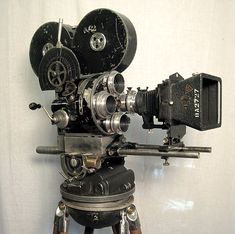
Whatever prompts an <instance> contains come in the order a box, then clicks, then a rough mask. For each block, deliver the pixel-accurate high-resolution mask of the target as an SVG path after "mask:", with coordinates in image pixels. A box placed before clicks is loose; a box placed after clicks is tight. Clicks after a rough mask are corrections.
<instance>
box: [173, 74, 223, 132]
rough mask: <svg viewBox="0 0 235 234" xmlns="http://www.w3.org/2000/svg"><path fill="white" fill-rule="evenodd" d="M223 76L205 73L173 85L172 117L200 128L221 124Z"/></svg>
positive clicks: (210, 127)
mask: <svg viewBox="0 0 235 234" xmlns="http://www.w3.org/2000/svg"><path fill="white" fill-rule="evenodd" d="M221 82H222V81H221V78H219V77H216V76H212V75H208V74H205V73H200V74H197V75H195V76H193V77H191V78H189V79H185V80H182V81H179V82H177V83H175V84H174V85H172V99H173V102H174V105H173V107H172V119H173V120H174V121H176V122H178V123H181V124H185V125H188V126H190V127H192V128H195V129H198V130H207V129H213V128H217V127H220V126H221V106H222V103H221V102H222V93H221V90H222V89H221Z"/></svg>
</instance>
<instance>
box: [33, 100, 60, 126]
mask: <svg viewBox="0 0 235 234" xmlns="http://www.w3.org/2000/svg"><path fill="white" fill-rule="evenodd" d="M41 108H42V109H43V110H44V112H45V113H46V115H47V117H48V118H49V119H50V120H51V121H52V123H55V122H56V120H55V119H54V118H53V117H52V116H51V115H50V114H49V112H48V111H47V109H46V108H45V107H44V106H42V105H41V104H37V103H35V102H32V103H30V104H29V109H30V110H37V109H41Z"/></svg>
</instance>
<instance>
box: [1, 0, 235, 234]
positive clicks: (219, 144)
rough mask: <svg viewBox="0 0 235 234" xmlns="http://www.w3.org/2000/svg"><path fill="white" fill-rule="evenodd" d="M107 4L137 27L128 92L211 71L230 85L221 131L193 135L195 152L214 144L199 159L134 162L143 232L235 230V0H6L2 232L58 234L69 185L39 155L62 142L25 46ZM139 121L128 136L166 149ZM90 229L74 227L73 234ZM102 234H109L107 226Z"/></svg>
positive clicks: (220, 233) (224, 233)
mask: <svg viewBox="0 0 235 234" xmlns="http://www.w3.org/2000/svg"><path fill="white" fill-rule="evenodd" d="M100 7H106V8H111V9H113V10H116V11H118V12H121V13H123V14H124V15H126V16H128V17H129V18H130V19H131V21H132V22H133V24H134V25H135V28H136V31H137V35H138V49H137V53H136V57H135V59H134V61H133V63H132V64H131V66H130V67H129V68H128V69H127V70H126V71H125V72H124V76H125V78H126V83H127V85H128V86H134V87H137V86H141V87H145V86H149V87H155V86H156V85H157V84H158V83H160V82H161V81H162V80H163V79H166V78H167V77H168V76H169V75H170V74H172V73H175V72H179V73H180V74H181V75H182V76H184V77H185V78H187V77H190V75H191V73H192V72H206V73H210V74H214V75H217V76H221V77H222V78H223V127H222V128H221V129H216V130H212V131H209V132H203V133H202V132H197V131H194V130H188V135H187V137H186V138H185V142H186V143H187V144H188V145H198V146H212V147H213V153H212V154H210V155H209V154H206V155H203V156H201V159H200V160H189V159H188V160H187V159H171V160H170V163H171V165H170V166H169V167H163V166H162V161H161V160H160V159H158V158H148V157H138V158H137V157H136V158H128V159H127V166H128V167H129V168H133V169H134V171H135V173H136V187H137V189H136V190H137V191H136V194H135V198H136V200H135V203H136V205H137V208H138V210H139V213H140V217H141V222H142V228H143V233H144V234H153V233H160V234H171V233H174V234H202V233H203V234H232V233H235V222H234V220H235V157H234V151H235V144H234V143H235V142H234V136H233V134H234V132H235V131H234V130H235V127H234V113H235V111H234V109H235V104H234V103H235V102H234V99H235V85H234V74H235V59H234V58H235V17H234V12H235V1H234V0H223V1H219V0H207V1H203V0H171V1H170V0H165V1H164V0H161V1H160V0H155V1H154V0H151V1H150V0H149V1H142V0H133V1H124V0H119V1H117V0H116V1H115V0H112V1H110V0H106V1H105V0H96V1H94V0H93V1H92V0H71V1H68V0H67V1H65V0H61V1H56V0H53V1H52V0H51V1H40V0H34V1H32V0H15V1H14V0H8V1H7V0H1V1H0V12H1V16H0V17H1V21H0V26H1V27H0V28H1V31H0V68H1V74H0V75H1V81H0V101H1V104H0V106H1V108H0V123H1V129H0V146H1V154H0V178H1V182H0V233H1V234H13V233H34V234H36V233H38V234H39V233H40V234H41V233H44V234H47V233H48V234H49V233H51V228H52V223H53V216H54V210H55V208H56V205H57V202H58V201H59V199H60V194H59V185H60V183H61V182H62V181H63V178H62V177H61V176H60V175H59V173H58V172H57V170H60V165H59V159H58V157H56V156H46V155H44V156H39V155H37V154H36V153H35V148H36V146H37V145H43V144H44V145H50V144H54V143H55V142H56V130H55V128H54V127H52V126H50V125H49V122H48V120H47V119H46V118H45V116H44V114H43V113H42V112H40V111H38V112H32V111H29V110H28V108H27V106H28V104H29V103H30V102H32V101H36V102H40V103H42V104H44V105H46V106H47V107H49V105H50V102H51V101H52V98H53V93H52V92H41V91H40V87H39V84H38V80H37V78H36V77H35V75H34V73H33V72H32V69H31V66H30V63H29V58H28V49H29V44H30V41H31V38H32V35H33V33H34V32H35V30H36V29H37V28H38V27H39V26H40V25H41V24H43V23H45V22H47V21H56V20H58V18H59V17H62V18H64V22H65V23H68V24H72V25H76V24H78V22H79V21H80V20H81V18H82V17H83V16H84V15H85V14H86V13H88V12H89V11H91V10H93V9H95V8H100ZM140 123H141V121H140V119H139V118H136V119H135V120H134V121H133V124H132V125H131V127H130V131H129V132H128V134H127V135H128V138H129V139H131V140H133V141H134V140H137V141H139V142H147V143H160V142H161V137H162V133H161V132H160V130H159V131H154V132H153V133H151V134H147V133H146V132H145V131H143V130H142V129H141V127H140V126H141V125H140ZM81 230H83V228H81V227H80V226H79V225H77V224H75V223H74V222H71V228H70V233H71V234H73V233H79V231H81ZM96 233H110V230H109V229H106V230H100V231H96Z"/></svg>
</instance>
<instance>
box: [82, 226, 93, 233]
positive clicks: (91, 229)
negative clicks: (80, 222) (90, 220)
mask: <svg viewBox="0 0 235 234" xmlns="http://www.w3.org/2000/svg"><path fill="white" fill-rule="evenodd" d="M93 233H94V228H91V227H85V232H84V234H93Z"/></svg>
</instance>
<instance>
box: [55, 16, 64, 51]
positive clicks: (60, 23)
mask: <svg viewBox="0 0 235 234" xmlns="http://www.w3.org/2000/svg"><path fill="white" fill-rule="evenodd" d="M62 26H63V19H61V18H60V19H59V26H58V39H57V44H56V47H57V48H61V46H62V43H61V33H62Z"/></svg>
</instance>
